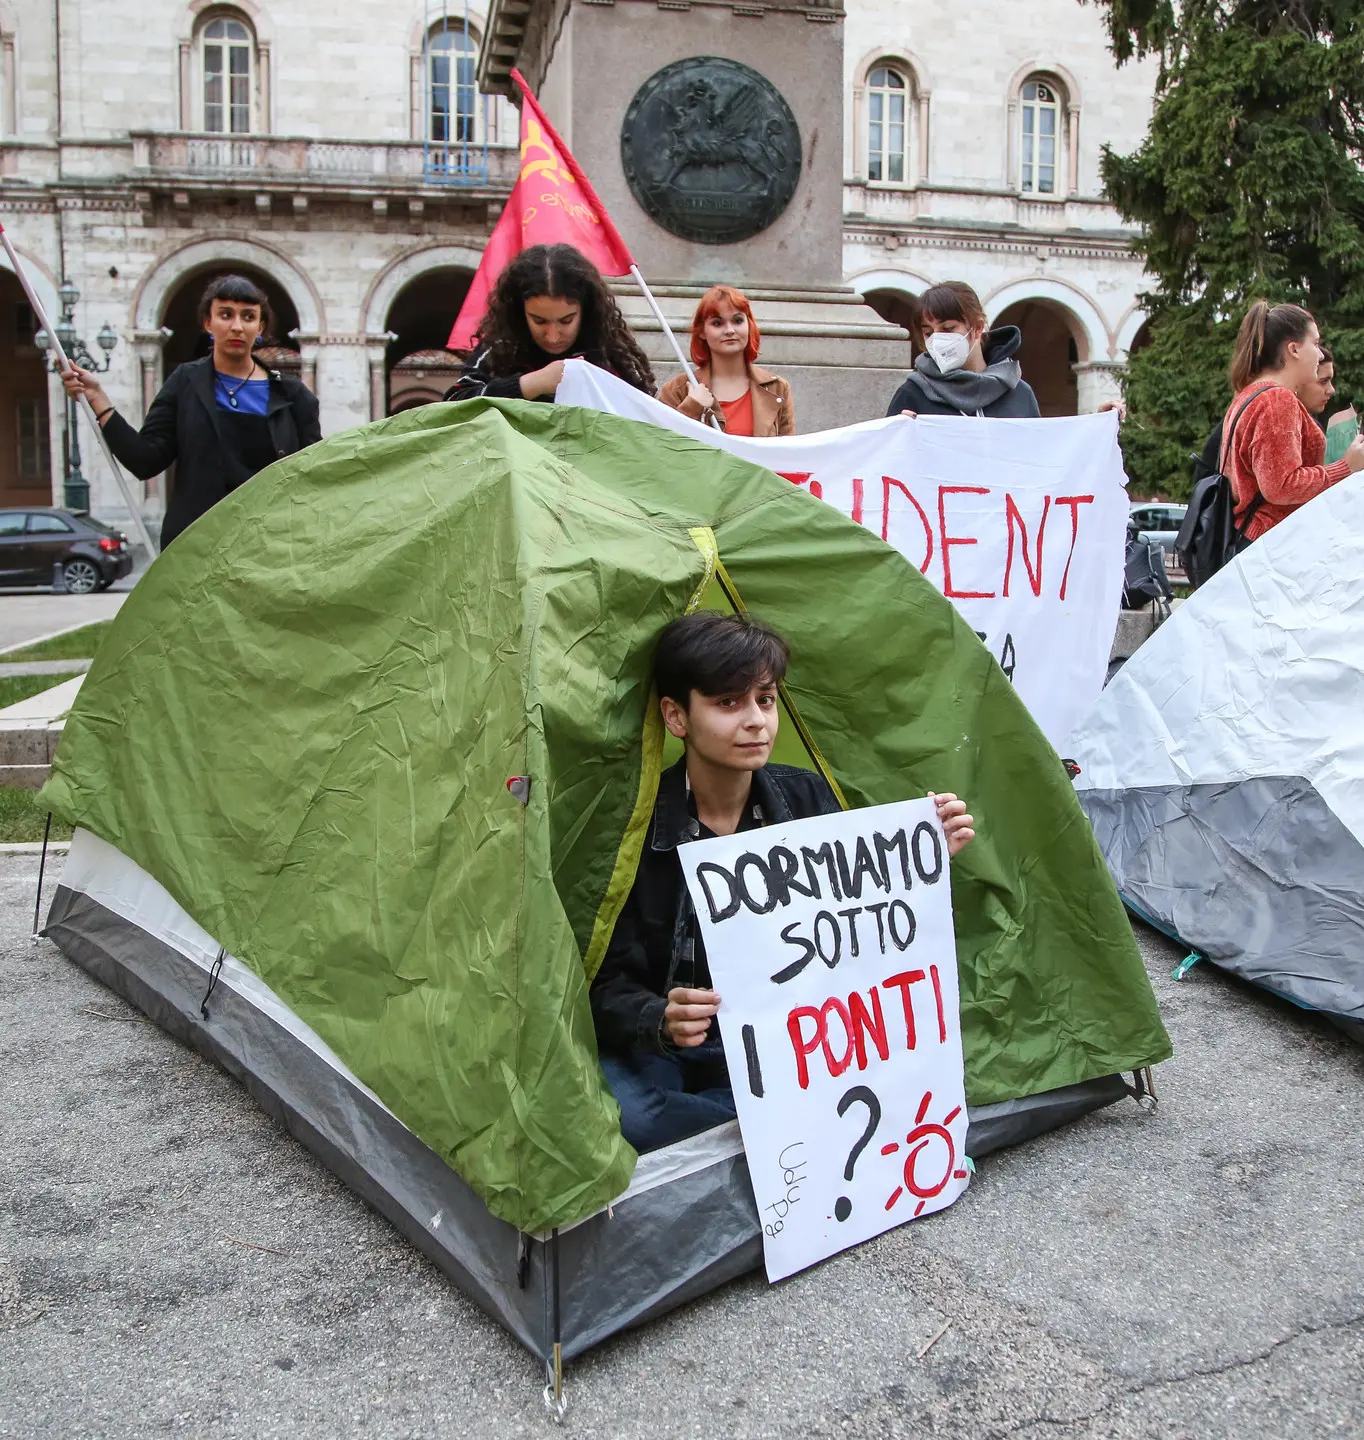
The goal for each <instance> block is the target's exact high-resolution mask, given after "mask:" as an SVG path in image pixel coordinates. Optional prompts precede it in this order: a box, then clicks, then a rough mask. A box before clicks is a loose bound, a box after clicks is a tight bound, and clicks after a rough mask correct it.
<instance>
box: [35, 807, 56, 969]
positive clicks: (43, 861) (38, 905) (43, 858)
mask: <svg viewBox="0 0 1364 1440" xmlns="http://www.w3.org/2000/svg"><path fill="white" fill-rule="evenodd" d="M51 834H52V811H51V810H49V811H48V812H47V824H46V825H44V826H43V852H42V854H41V855H39V857H38V893H37V895H36V896H34V899H33V934H32V936H30V939H32V941H33V943H34V944H35V945H36V944H37V943H38V918H39V916H40V915H41V914H42V910H43V871H44V870H46V869H47V840H48V836H49V835H51Z"/></svg>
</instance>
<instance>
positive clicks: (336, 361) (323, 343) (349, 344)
mask: <svg viewBox="0 0 1364 1440" xmlns="http://www.w3.org/2000/svg"><path fill="white" fill-rule="evenodd" d="M313 348H314V347H312V346H308V347H305V354H306V351H307V350H309V349H313ZM315 352H316V358H315V360H314V361H313V364H314V367H315V382H314V388H315V393H316V395H317V398H318V401H319V403H320V405H321V411H322V414H321V419H322V433H323V435H335V434H336V432H337V431H338V430H349V429H350V428H351V427H352V426H353V425H363V424H365V423H366V422H367V421H368V420H369V418H370V413H369V412H370V375H369V347H368V337H367V336H364V335H328V336H326V337H325V338H324V339H321V340H319V341H318V342H317V344H316V347H315ZM304 363H305V367H306V365H307V363H308V362H307V360H306V359H305V362H304Z"/></svg>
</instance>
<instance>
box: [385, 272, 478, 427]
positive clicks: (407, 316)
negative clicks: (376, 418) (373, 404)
mask: <svg viewBox="0 0 1364 1440" xmlns="http://www.w3.org/2000/svg"><path fill="white" fill-rule="evenodd" d="M473 278H474V271H473V269H472V268H470V267H468V266H459V265H441V266H437V267H435V268H432V269H429V270H423V271H422V272H421V273H420V274H418V275H416V276H414V277H413V278H412V279H410V280H409V281H408V282H407V283H406V284H405V285H404V286H403V287H402V288H401V289H400V290H399V291H398V292H397V293H396V294H395V295H394V296H393V298H392V300H391V301H390V303H389V305H388V309H387V313H386V316H385V323H384V328H385V330H386V331H387V333H388V335H389V337H390V338H389V341H388V346H387V349H386V350H385V353H384V370H385V382H386V395H387V403H386V405H385V412H386V413H387V414H389V415H396V414H397V413H398V412H399V411H400V410H410V409H411V408H412V407H413V406H414V405H426V404H429V403H430V402H431V401H433V400H439V399H441V397H442V396H443V395H444V394H445V392H446V391H447V390H448V389H449V388H450V386H451V385H453V384H454V382H455V380H456V379H457V378H458V376H459V373H460V370H461V369H462V368H463V367H462V364H461V362H460V360H459V358H458V357H457V356H456V355H455V354H454V353H453V352H452V351H450V350H447V349H446V341H447V340H448V339H449V338H450V330H451V327H452V326H453V325H454V323H455V320H456V318H457V316H458V315H459V309H460V306H461V305H462V304H463V303H464V297H465V296H466V295H467V294H468V293H469V286H470V284H471V283H472V281H473Z"/></svg>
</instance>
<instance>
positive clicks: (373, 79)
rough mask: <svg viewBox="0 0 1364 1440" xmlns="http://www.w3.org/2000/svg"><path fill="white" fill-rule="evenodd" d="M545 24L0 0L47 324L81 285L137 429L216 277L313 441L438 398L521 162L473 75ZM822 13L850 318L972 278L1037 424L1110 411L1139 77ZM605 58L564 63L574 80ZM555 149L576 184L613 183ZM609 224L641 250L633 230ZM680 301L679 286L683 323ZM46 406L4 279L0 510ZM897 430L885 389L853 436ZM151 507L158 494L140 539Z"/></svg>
mask: <svg viewBox="0 0 1364 1440" xmlns="http://www.w3.org/2000/svg"><path fill="white" fill-rule="evenodd" d="M599 3H600V0H599ZM606 3H608V4H609V3H611V0H606ZM616 3H619V4H621V5H635V6H648V7H649V8H653V6H654V0H616ZM706 3H707V0H697V6H698V8H700V6H701V5H703V4H706ZM530 8H532V6H531V3H530V0H495V4H494V11H493V15H492V16H491V17H490V16H489V15H488V14H487V12H486V10H485V9H484V8H482V7H481V6H480V5H478V4H474V3H472V0H471V3H470V5H469V6H468V7H465V6H462V5H454V4H451V3H449V0H398V3H393V0H349V3H348V4H347V5H345V6H343V7H336V6H332V5H325V6H324V5H323V4H322V3H321V0H290V3H289V4H288V5H287V6H285V5H282V4H279V3H278V0H232V3H216V0H0V221H2V222H3V224H4V226H5V229H6V231H7V233H8V234H9V235H10V237H11V239H12V240H13V242H14V243H15V245H16V246H17V248H18V249H19V251H20V253H21V255H22V256H23V258H24V260H25V263H26V268H27V269H28V270H29V273H30V275H31V277H32V278H33V280H34V282H35V284H36V286H37V288H38V290H39V292H40V295H41V297H42V299H43V302H44V304H45V306H46V308H48V310H49V311H50V313H51V314H52V316H53V318H54V319H56V318H57V316H58V315H59V313H60V308H61V307H60V304H59V300H58V295H57V287H58V285H59V283H60V281H61V280H62V278H63V277H69V278H70V279H71V280H72V281H74V282H75V284H76V286H77V287H78V288H79V290H80V292H81V295H80V299H79V302H78V303H77V305H76V307H75V314H74V324H75V327H76V329H77V331H78V332H79V333H80V334H81V335H82V336H83V337H84V338H85V339H86V341H87V343H88V344H89V346H90V348H91V349H92V350H93V351H95V353H96V354H99V353H100V352H99V351H98V350H97V349H96V346H95V336H96V334H97V333H98V332H99V331H100V330H101V329H102V328H103V327H105V326H108V327H110V328H111V330H112V332H113V333H114V334H115V335H116V336H117V337H118V343H117V345H116V346H115V348H114V349H113V351H112V352H111V354H110V369H109V372H108V375H107V378H106V388H107V389H108V391H109V393H110V395H111V397H112V398H113V399H114V401H115V402H116V403H117V404H118V405H119V406H120V407H121V408H122V409H123V410H124V411H125V413H127V414H129V415H130V416H132V417H134V418H140V417H141V416H142V415H143V414H144V413H145V411H146V408H147V406H148V405H149V404H150V402H151V399H152V397H153V396H154V395H155V393H156V390H157V388H158V387H159V385H160V384H161V382H162V380H163V379H164V377H165V375H166V374H167V373H168V370H169V369H170V368H173V366H174V365H175V364H177V363H179V362H180V361H182V360H184V359H187V358H190V357H192V356H193V355H195V354H198V353H202V349H201V348H200V347H201V345H202V340H201V338H200V334H199V331H198V327H197V324H196V321H195V316H194V310H195V302H196V300H197V297H198V293H199V291H200V290H201V289H202V286H203V284H204V282H205V280H206V279H207V278H209V277H210V276H212V275H213V274H215V273H219V272H221V271H222V270H223V269H225V268H229V267H230V268H232V269H235V270H240V271H243V272H245V273H247V274H249V275H251V276H252V277H254V278H256V279H257V280H258V281H260V282H261V283H262V284H263V285H265V287H266V289H267V291H268V293H269V294H270V296H271V299H272V302H273V305H274V309H275V311H276V320H277V324H276V335H275V342H276V343H275V346H274V348H273V350H272V359H273V361H274V363H276V364H278V365H280V366H281V367H282V368H286V369H290V370H292V371H293V372H294V373H297V374H300V375H301V376H302V378H303V379H304V380H305V381H306V383H308V384H309V385H310V386H312V387H313V388H314V389H315V390H316V392H317V394H318V397H319V400H320V403H321V412H322V424H323V430H324V433H333V432H335V431H337V430H340V429H344V428H346V427H347V426H351V425H355V424H358V423H361V422H364V421H367V420H369V419H371V418H376V417H378V416H382V415H384V414H386V413H389V412H390V411H391V410H393V409H397V408H403V407H404V406H406V405H408V404H413V403H420V402H422V401H425V400H428V399H432V398H435V397H436V396H438V395H439V393H440V392H441V391H442V390H443V389H444V388H445V385H446V384H447V383H448V380H449V376H450V373H451V370H450V367H451V363H452V362H451V359H450V357H449V356H448V355H447V354H445V352H444V351H443V348H442V347H443V342H444V339H445V336H446V334H447V333H448V330H449V326H450V323H451V321H452V320H453V317H454V314H455V312H456V311H457V309H458V306H459V303H460V300H461V299H462V296H463V293H464V290H465V288H466V287H467V284H468V280H469V277H470V275H471V274H472V271H473V269H474V268H475V267H476V265H477V263H478V259H479V255H480V253H481V250H482V246H483V244H484V243H485V241H486V238H487V236H488V234H489V232H490V229H491V226H492V223H493V221H494V220H495V219H496V217H497V215H498V213H499V211H500V208H501V205H502V202H503V199H504V198H505V196H506V194H507V192H508V190H509V188H510V185H511V183H512V181H513V180H514V178H515V174H516V166H517V152H516V139H517V117H516V112H515V110H514V109H513V108H512V107H511V105H510V103H509V102H508V100H507V99H505V98H503V97H501V96H496V95H483V94H479V93H478V92H477V90H476V83H475V75H476V71H477V64H478V58H479V49H480V47H482V48H483V49H484V51H485V55H487V54H492V53H493V52H494V51H495V49H496V47H497V45H498V43H499V41H498V35H497V25H498V23H499V17H503V18H505V16H506V15H508V14H513V13H515V12H516V11H517V10H518V9H520V10H523V11H524V10H526V9H530ZM550 8H552V7H550ZM658 8H659V9H660V10H662V9H667V10H669V11H676V10H685V9H686V8H687V5H686V4H685V3H684V0H666V3H664V4H660V5H659V7H658ZM712 8H713V7H712ZM721 8H723V9H725V10H726V12H727V14H728V15H729V16H730V17H732V24H733V25H735V26H740V25H749V26H761V25H763V24H764V23H770V19H769V20H768V21H766V22H765V21H764V19H763V13H764V6H763V5H758V4H755V5H737V4H735V5H727V6H724V7H721ZM784 8H787V9H789V8H792V7H790V6H786V7H784ZM810 8H812V9H814V8H816V7H814V6H813V5H812V6H811V7H810ZM822 8H825V9H830V8H832V10H833V11H834V12H835V13H834V17H833V23H835V24H837V25H839V26H841V27H842V31H843V48H842V53H843V67H844V71H843V85H842V92H843V93H842V106H841V113H837V114H831V115H829V116H828V118H827V121H826V122H825V124H824V126H823V127H822V131H821V137H820V138H821V139H822V141H823V143H824V144H825V146H826V147H827V146H828V145H830V144H832V145H834V146H835V147H837V146H838V145H839V144H840V143H841V145H842V149H843V164H842V169H843V176H844V183H843V202H842V214H843V218H842V270H843V274H842V281H843V283H844V285H845V286H846V287H848V288H847V292H846V294H845V300H846V301H847V302H848V303H849V304H850V305H853V306H856V299H855V296H854V295H853V294H852V291H854V290H855V291H857V292H860V293H863V294H865V295H867V296H868V297H869V299H870V300H871V302H872V303H873V304H874V305H875V306H876V308H877V309H878V310H879V311H880V312H881V314H882V315H884V316H887V317H888V318H890V319H892V320H898V319H899V318H900V317H901V316H902V315H903V313H904V311H903V306H904V303H905V300H906V298H907V297H910V296H912V295H913V294H915V293H917V292H918V291H920V290H921V289H922V288H923V287H924V286H925V285H926V284H927V283H930V282H931V281H933V280H937V279H944V278H953V277H956V278H962V279H966V280H968V281H970V282H971V283H972V284H974V285H975V286H976V288H977V289H978V290H979V291H980V293H981V295H982V297H983V298H984V299H985V301H986V305H987V309H988V310H989V312H990V314H991V317H992V318H999V317H1002V318H1005V319H1009V320H1018V321H1021V322H1022V323H1023V327H1024V332H1025V337H1026V338H1025V357H1024V363H1025V368H1026V369H1027V371H1028V373H1030V376H1031V378H1033V379H1034V383H1035V384H1037V385H1038V388H1039V390H1040V391H1041V392H1042V393H1043V396H1044V400H1045V401H1046V402H1047V405H1048V408H1049V409H1050V410H1052V411H1053V412H1054V413H1064V412H1066V411H1067V410H1071V411H1073V410H1075V409H1077V408H1079V409H1090V408H1093V407H1094V405H1096V404H1097V403H1098V401H1099V399H1100V398H1102V397H1103V396H1105V395H1107V394H1108V393H1111V391H1112V388H1113V384H1114V379H1113V371H1114V368H1115V367H1117V366H1120V365H1121V363H1122V360H1123V358H1124V356H1125V354H1126V351H1127V348H1128V346H1130V345H1131V343H1132V341H1133V339H1134V337H1135V336H1136V334H1137V331H1138V329H1139V326H1140V323H1141V317H1140V314H1139V312H1138V311H1137V309H1136V304H1135V297H1136V293H1137V291H1138V290H1139V289H1140V288H1141V270H1140V266H1139V264H1138V263H1137V262H1136V261H1135V260H1133V258H1132V257H1131V256H1130V255H1129V254H1128V253H1127V245H1128V241H1129V239H1130V237H1129V236H1128V235H1126V234H1124V232H1123V231H1122V229H1121V226H1120V225H1119V222H1118V220H1117V217H1116V216H1115V215H1114V214H1113V213H1112V212H1111V211H1110V210H1109V209H1108V208H1107V207H1106V206H1104V205H1103V203H1102V202H1101V201H1100V200H1099V199H1098V198H1097V197H1098V193H1099V180H1098V159H1099V151H1100V147H1101V145H1102V144H1104V143H1111V144H1113V145H1115V146H1117V147H1118V148H1124V147H1129V146H1131V145H1132V144H1135V143H1136V141H1137V140H1138V139H1139V138H1140V135H1141V133H1142V131H1143V129H1144V125H1145V121H1146V118H1147V114H1148V112H1149V106H1150V93H1151V75H1150V73H1149V72H1148V71H1145V70H1143V69H1141V68H1140V67H1128V68H1127V69H1125V70H1122V71H1115V70H1114V68H1113V66H1112V64H1111V62H1110V61H1109V60H1108V57H1107V54H1106V51H1105V50H1104V46H1103V38H1102V32H1101V28H1100V24H1099V18H1098V15H1097V13H1096V12H1095V11H1094V10H1093V9H1091V8H1085V7H1081V6H1079V5H1078V4H1076V3H1075V0H1035V3H1034V5H1032V6H1030V7H1027V10H1026V12H1022V11H1018V10H1017V9H1016V7H1007V6H1004V5H1001V4H999V3H998V0H989V3H986V0H957V3H955V4H953V5H946V4H940V3H931V4H914V5H904V4H895V3H892V0H849V4H848V9H847V14H846V16H844V15H843V13H842V12H841V11H839V10H837V6H836V4H835V5H834V6H833V7H827V6H826V7H822ZM819 18H822V19H825V20H827V19H829V18H830V17H829V16H828V15H824V16H821V17H819ZM646 28H647V27H646ZM490 32H491V33H490ZM714 45H715V41H714V40H713V39H712V40H710V41H709V42H708V44H707V47H706V48H708V49H709V48H713V47H714ZM745 48H746V50H754V46H752V45H749V44H747V42H746V44H745ZM760 51H761V46H760V45H759V46H758V47H757V49H756V51H755V53H760ZM609 63H610V61H609V60H608V58H607V57H605V56H602V57H597V58H594V57H591V56H581V55H580V56H578V57H577V61H576V64H575V69H574V74H575V76H576V77H577V79H576V80H575V83H577V84H582V85H588V86H590V85H591V84H592V74H593V66H594V65H597V64H600V65H607V64H609ZM897 78H898V80H899V81H900V82H901V84H900V88H901V91H902V104H901V105H900V106H899V107H897V106H896V105H895V103H894V102H895V98H896V97H895V91H896V79H897ZM1038 84H1041V85H1043V87H1044V88H1043V91H1042V92H1041V96H1042V98H1040V99H1039V92H1038V91H1037V89H1036V88H1035V87H1036V85H1038ZM1029 86H1033V87H1034V88H1033V89H1028V87H1029ZM1025 91H1026V99H1025ZM830 95H831V96H832V91H831V92H830ZM1048 97H1058V98H1048ZM827 103H828V105H829V108H836V107H835V106H834V102H833V100H832V98H830V100H829V101H828V102H827ZM897 108H898V111H899V112H900V113H901V114H902V117H903V125H902V128H901V129H900V130H896V128H895V119H894V117H895V114H896V112H897ZM1025 111H1026V112H1027V115H1026V119H1027V123H1028V124H1029V125H1033V126H1034V127H1035V128H1034V130H1032V131H1029V132H1028V137H1027V143H1026V145H1025V144H1024V135H1025V132H1024V128H1023V127H1024V123H1025ZM874 114H877V115H880V116H881V117H882V121H881V129H880V130H876V129H875V127H874V125H873V119H874ZM1039 116H1040V117H1041V118H1040V119H1039ZM1044 124H1053V125H1054V126H1056V127H1057V128H1058V135H1057V140H1056V155H1055V157H1054V158H1053V161H1052V163H1051V165H1050V167H1048V166H1046V165H1045V164H1044V163H1043V161H1044V154H1043V152H1044V150H1045V147H1044V146H1040V145H1039V144H1038V143H1037V142H1036V140H1035V139H1034V138H1033V137H1034V136H1035V134H1036V133H1037V129H1036V127H1040V126H1042V125H1044ZM607 128H608V130H610V128H611V127H607ZM568 138H569V139H570V143H574V144H575V148H577V152H578V158H579V159H580V161H582V163H583V164H584V166H585V167H586V168H587V170H588V172H589V174H590V173H592V172H593V170H594V167H597V166H601V165H605V164H606V163H607V160H608V158H611V157H607V156H597V155H595V154H594V153H589V150H585V149H583V148H580V146H579V142H578V141H576V140H574V138H573V137H572V136H571V135H570V136H569V137H568ZM810 138H811V137H809V136H807V145H808V143H809V139H810ZM596 144H597V142H596V141H593V142H592V146H595V145H596ZM897 147H898V149H897ZM1025 152H1026V153H1025ZM897 157H898V162H897ZM1048 168H1049V169H1050V172H1051V173H1050V175H1049V176H1048V175H1044V173H1043V172H1044V171H1045V170H1047V169H1048ZM1025 170H1026V171H1027V176H1026V177H1025V175H1024V171H1025ZM1044 181H1047V182H1048V184H1049V188H1042V187H1043V182H1044ZM613 209H614V207H613ZM615 218H616V220H617V223H618V224H619V225H620V226H621V228H622V230H623V231H624V232H625V233H626V235H627V238H630V237H631V226H632V223H634V221H635V218H636V217H634V216H632V215H631V213H630V212H629V209H628V204H624V202H622V210H621V211H620V213H616V215H615ZM651 278H656V279H657V280H658V281H659V282H660V287H659V288H660V290H667V289H668V288H669V282H672V281H681V280H684V279H685V280H688V281H692V280H695V279H696V277H691V276H688V277H680V276H669V275H664V274H657V275H656V276H651ZM702 278H704V277H702ZM837 278H838V277H835V279H837ZM782 283H783V277H782V276H781V275H773V276H772V277H771V284H772V285H773V286H775V287H777V289H774V290H773V294H774V295H778V294H779V290H780V286H781V285H782ZM684 301H685V302H687V303H690V301H689V289H688V286H687V285H681V286H679V287H676V296H675V301H674V304H673V305H672V307H671V308H673V309H674V310H675V311H676V313H678V314H680V313H681V312H682V308H683V302H684ZM774 303H776V302H775V301H774ZM759 310H760V316H761V314H762V304H761V302H760V304H759ZM632 313H634V311H633V308H632ZM860 313H862V314H867V313H869V312H867V311H865V309H863V310H861V311H860ZM872 318H873V319H875V317H874V316H873V317H872ZM884 334H885V335H887V336H893V335H894V334H895V332H892V331H888V330H887V331H885V332H884ZM877 343H878V344H879V345H884V341H883V340H878V342H877ZM651 348H652V347H651ZM905 359H906V361H907V360H908V354H907V347H906V354H905ZM867 388H868V391H870V388H871V387H867ZM60 396H61V392H60V389H59V387H58V386H57V384H56V381H55V379H54V378H52V377H51V376H47V375H45V374H44V370H43V360H42V356H41V354H40V352H39V351H38V350H37V349H36V348H35V346H34V345H33V322H32V317H31V315H30V314H29V313H28V307H27V306H26V305H25V304H24V303H23V298H22V294H21V292H20V291H19V289H18V286H17V284H16V282H15V281H14V279H13V277H12V276H11V275H9V274H8V273H7V271H6V270H5V269H4V268H3V261H0V504H13V503H21V504H23V503H28V504H38V503H43V502H50V501H51V500H52V499H54V498H55V500H56V501H57V502H58V503H60V500H61V495H62V488H61V485H62V474H63V459H62V457H63V425H64V415H65V407H64V405H63V404H62V403H61V398H60ZM883 403H884V397H883V396H882V395H880V394H879V393H877V394H871V393H867V394H866V395H865V397H864V399H863V402H862V404H861V409H860V411H859V413H856V414H852V413H849V414H848V415H847V416H846V418H847V419H848V420H854V419H862V418H866V417H867V416H869V415H871V414H874V413H877V412H878V411H879V409H880V408H881V406H882V405H883ZM854 408H857V407H856V406H854ZM82 454H83V460H84V468H85V471H86V475H87V478H89V479H90V480H91V482H92V485H93V496H92V506H93V508H94V509H95V511H96V512H97V513H100V514H104V515H107V516H110V517H111V518H115V519H116V518H117V517H118V514H119V511H120V508H121V502H120V501H119V499H118V494H117V491H116V490H115V489H114V486H113V484H112V479H111V477H109V476H108V475H106V474H104V473H103V468H102V462H101V461H100V459H99V456H98V452H97V451H96V450H95V447H94V445H93V444H92V442H91V437H90V436H89V435H88V434H86V435H84V436H83V438H82ZM160 483H161V482H159V481H153V482H150V484H149V485H148V486H147V487H145V502H146V508H147V510H148V512H149V513H150V514H151V515H152V516H153V517H155V515H156V513H157V512H158V511H159V509H160V508H161V506H162V504H163V503H164V496H163V495H162V493H161V491H160V488H159V487H160Z"/></svg>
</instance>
